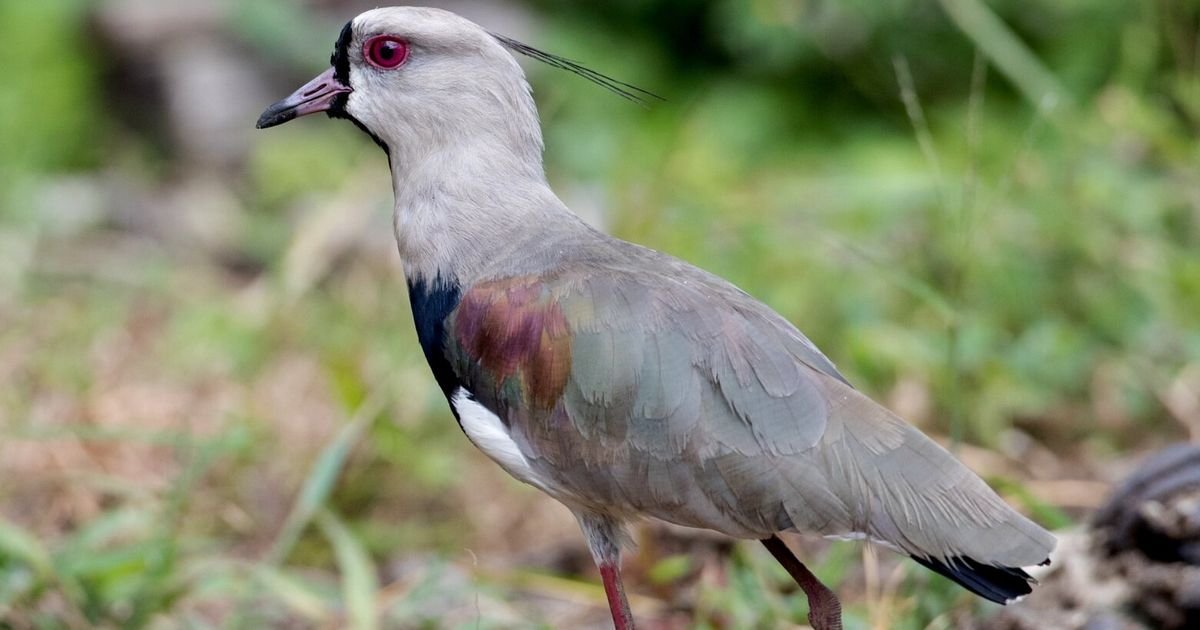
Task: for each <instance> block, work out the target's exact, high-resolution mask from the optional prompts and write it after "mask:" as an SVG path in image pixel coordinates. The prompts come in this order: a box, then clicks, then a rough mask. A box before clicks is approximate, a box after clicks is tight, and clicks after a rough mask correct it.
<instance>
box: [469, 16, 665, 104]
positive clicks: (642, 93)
mask: <svg viewBox="0 0 1200 630" xmlns="http://www.w3.org/2000/svg"><path fill="white" fill-rule="evenodd" d="M491 35H492V37H495V38H496V40H497V41H499V42H500V43H501V44H504V45H505V46H507V47H508V48H509V49H511V50H513V51H515V52H519V53H521V54H522V55H525V56H526V57H531V58H533V59H537V60H538V61H540V62H542V63H544V64H547V65H550V66H554V67H555V68H558V69H560V70H566V71H567V72H571V73H574V74H577V75H579V76H581V77H583V78H585V79H587V80H588V81H591V82H592V83H595V84H596V85H599V86H600V87H602V88H604V89H606V90H608V91H609V92H612V93H613V94H616V95H618V96H620V97H622V98H625V99H628V100H630V101H633V102H634V103H637V104H639V105H642V106H646V105H647V104H648V101H649V100H651V99H652V100H658V101H664V100H666V99H664V98H663V97H661V96H659V95H657V94H655V93H653V92H649V91H646V90H643V89H642V88H640V87H638V86H636V85H630V84H628V83H625V82H624V81H619V80H617V79H614V78H612V77H610V76H608V75H605V74H601V73H599V72H596V71H595V70H592V69H591V68H588V67H586V66H584V65H582V64H580V63H578V62H576V61H571V60H570V59H567V58H566V57H560V56H558V55H555V54H553V53H548V52H546V51H544V50H539V49H537V48H534V47H533V46H530V45H529V44H525V43H522V42H519V41H517V40H515V39H512V38H511V37H505V36H503V35H497V34H495V33H492V34H491Z"/></svg>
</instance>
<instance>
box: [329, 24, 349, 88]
mask: <svg viewBox="0 0 1200 630" xmlns="http://www.w3.org/2000/svg"><path fill="white" fill-rule="evenodd" d="M351 39H354V21H353V20H351V21H349V22H346V25H345V26H343V27H342V34H341V35H338V39H337V43H336V44H334V45H333V54H332V55H330V56H329V65H331V66H333V78H335V79H337V80H338V81H340V82H341V83H342V85H350V40H351ZM351 87H353V86H351Z"/></svg>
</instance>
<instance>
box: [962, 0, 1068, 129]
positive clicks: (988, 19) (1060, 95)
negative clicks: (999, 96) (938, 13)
mask: <svg viewBox="0 0 1200 630" xmlns="http://www.w3.org/2000/svg"><path fill="white" fill-rule="evenodd" d="M940 2H941V5H942V9H943V10H944V11H945V12H946V15H948V16H949V17H950V19H951V21H953V22H954V23H955V24H956V25H957V26H958V28H960V29H961V30H962V31H963V33H964V34H965V35H966V36H967V37H969V38H970V39H971V41H972V42H974V43H975V45H976V46H978V47H979V50H981V51H983V54H984V55H986V56H987V58H988V60H989V61H991V62H992V63H993V64H994V65H995V66H996V67H997V68H998V69H999V70H1000V72H1002V73H1004V76H1006V77H1008V80H1009V81H1011V82H1012V84H1013V85H1014V86H1016V88H1017V90H1018V91H1020V92H1021V94H1023V95H1024V96H1025V98H1026V99H1028V100H1029V102H1031V103H1033V104H1034V106H1036V107H1041V106H1042V103H1043V102H1046V101H1047V100H1048V101H1049V102H1050V103H1052V104H1054V105H1057V104H1059V103H1062V104H1065V105H1069V104H1070V103H1071V98H1070V94H1069V93H1068V92H1067V90H1066V88H1064V87H1063V86H1062V85H1061V84H1060V83H1059V82H1058V79H1057V78H1056V77H1055V76H1054V74H1053V73H1051V72H1050V71H1049V70H1048V69H1047V68H1046V67H1045V66H1044V65H1042V62H1041V61H1040V60H1039V59H1038V58H1037V56H1036V55H1034V54H1033V52H1032V51H1030V50H1029V47H1028V46H1026V45H1025V43H1024V42H1022V41H1021V40H1020V38H1018V37H1017V36H1016V35H1015V34H1014V33H1013V32H1012V29H1010V28H1009V27H1008V25H1007V24H1005V23H1004V21H1003V20H1001V19H1000V18H999V17H997V16H996V14H995V13H993V12H992V10H991V9H990V8H988V6H987V5H986V4H984V3H983V2H982V1H981V0H940Z"/></svg>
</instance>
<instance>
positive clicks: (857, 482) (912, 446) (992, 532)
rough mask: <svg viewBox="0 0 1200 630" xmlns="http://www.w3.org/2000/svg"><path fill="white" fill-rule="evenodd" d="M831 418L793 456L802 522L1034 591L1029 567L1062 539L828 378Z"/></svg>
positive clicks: (965, 580) (973, 578) (997, 585)
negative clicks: (817, 437)
mask: <svg viewBox="0 0 1200 630" xmlns="http://www.w3.org/2000/svg"><path fill="white" fill-rule="evenodd" d="M822 385H823V386H824V388H825V390H826V392H825V393H826V399H827V400H830V401H835V402H836V404H831V405H830V414H829V420H828V427H827V428H826V431H825V433H824V435H823V436H822V440H821V443H819V444H818V445H817V448H815V449H814V453H815V454H814V455H813V456H812V457H810V458H808V459H802V458H796V459H794V460H789V461H788V464H789V465H790V466H789V467H788V468H785V471H786V472H785V473H784V477H785V479H786V480H787V481H788V482H790V485H791V487H792V488H795V490H796V491H795V494H793V495H792V496H790V497H788V499H787V500H785V509H786V510H787V513H788V516H789V517H790V518H791V521H792V524H793V526H794V527H795V529H798V530H803V531H815V532H819V533H822V534H825V535H827V536H834V537H846V536H850V537H854V536H855V535H857V536H859V537H865V538H868V539H871V540H874V541H877V542H879V543H882V544H884V545H885V546H888V547H891V548H893V549H896V550H898V551H900V552H902V553H905V554H906V555H909V556H911V557H912V558H913V559H915V560H916V561H917V562H919V563H921V564H922V565H924V566H925V567H928V568H929V569H931V570H933V571H936V572H938V573H941V574H942V575H944V576H946V577H948V578H950V579H951V580H954V581H955V582H957V583H958V584H960V585H962V586H963V587H964V588H966V589H967V590H969V591H971V592H973V593H975V594H976V595H979V596H980V597H983V598H985V599H989V600H991V601H994V602H998V603H1001V604H1003V603H1007V602H1009V601H1011V600H1013V599H1016V598H1019V597H1021V596H1023V595H1028V594H1029V593H1030V592H1031V591H1032V589H1033V585H1034V584H1035V582H1034V580H1033V578H1031V577H1030V576H1029V574H1028V573H1026V572H1025V571H1024V570H1022V569H1021V567H1028V566H1033V565H1037V564H1039V563H1044V562H1046V561H1047V558H1048V557H1049V555H1050V552H1051V551H1052V550H1053V549H1054V545H1055V538H1054V536H1053V535H1052V534H1051V533H1050V532H1047V531H1046V530H1044V529H1042V528H1041V527H1039V526H1038V525H1037V524H1035V523H1033V522H1032V521H1030V520H1029V519H1028V518H1026V517H1024V516H1022V515H1021V514H1020V513H1018V512H1017V511H1016V510H1014V509H1012V508H1011V507H1010V506H1009V505H1008V504H1006V503H1005V502H1004V501H1003V500H1002V499H1001V498H1000V497H999V496H997V495H996V493H995V492H994V491H993V490H992V489H991V488H989V487H988V485H987V484H986V483H984V482H983V480H982V479H980V478H979V477H978V476H977V475H975V473H973V472H971V470H970V469H968V468H967V467H966V466H964V465H962V463H960V462H959V461H958V460H957V459H955V458H954V457H953V456H952V455H951V454H950V453H948V452H947V451H946V450H945V449H943V448H942V447H941V446H938V445H937V443H935V442H933V441H932V440H930V439H929V438H928V437H926V436H925V435H923V434H921V432H920V431H917V430H916V429H915V428H914V427H912V426H911V425H909V424H907V423H905V422H904V421H903V420H901V419H900V418H898V417H897V416H895V415H894V414H892V413H891V412H889V411H887V410H886V409H883V408H882V407H880V406H878V405H876V404H875V403H873V402H871V401H870V399H868V398H866V397H865V396H863V395H862V394H860V393H859V392H857V391H855V390H853V389H851V388H849V387H848V386H846V385H844V384H842V383H840V382H836V381H834V380H833V379H822Z"/></svg>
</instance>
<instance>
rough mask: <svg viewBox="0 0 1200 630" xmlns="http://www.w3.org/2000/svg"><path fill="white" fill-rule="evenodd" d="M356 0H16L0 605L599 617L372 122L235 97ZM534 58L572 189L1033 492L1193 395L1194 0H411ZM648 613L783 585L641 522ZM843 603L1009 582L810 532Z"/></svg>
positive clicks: (554, 146) (752, 552)
mask: <svg viewBox="0 0 1200 630" xmlns="http://www.w3.org/2000/svg"><path fill="white" fill-rule="evenodd" d="M375 4H376V3H374V2H359V1H353V0H308V1H303V0H256V1H255V2H244V3H243V2H233V1H227V2H219V1H210V2H187V1H183V0H93V1H85V0H44V1H39V2H32V1H28V0H0V68H3V69H4V72H3V76H4V78H3V81H0V626H3V627H6V628H8V627H13V628H26V627H28V628H86V627H112V628H115V627H147V626H149V627H163V628H172V627H187V628H213V627H314V628H331V627H355V628H376V627H384V628H605V627H608V624H609V623H610V622H609V621H608V613H607V611H606V609H605V600H604V595H603V591H602V590H601V588H600V586H599V582H598V581H597V580H596V576H595V574H594V569H593V568H592V566H591V560H590V557H589V556H588V554H587V552H586V550H585V547H584V545H583V542H582V539H581V538H580V536H579V534H578V532H577V529H576V526H575V523H574V521H573V520H572V518H571V517H570V515H569V513H568V512H567V511H566V510H565V509H564V508H562V507H560V506H559V505H558V504H557V503H554V502H553V501H551V500H549V499H547V498H544V497H542V496H541V495H540V494H538V493H537V492H536V491H534V490H532V489H530V488H528V487H525V486H522V485H520V484H518V483H517V482H515V481H512V480H510V479H509V478H508V477H507V475H504V474H502V473H501V471H500V470H499V469H498V468H497V467H496V466H495V465H494V464H492V463H491V462H490V461H488V460H487V459H486V458H485V457H484V456H483V455H481V454H480V453H478V452H476V451H475V450H474V449H473V448H472V447H471V446H470V444H469V443H468V442H467V440H466V439H464V437H463V436H462V434H461V433H460V431H459V430H458V428H457V427H456V426H455V423H454V421H453V419H452V417H451V416H450V414H449V412H448V409H447V407H446V404H445V401H444V399H443V398H442V395H441V393H440V392H439V391H438V389H437V388H436V387H435V385H434V382H433V379H432V377H431V375H430V374H429V372H428V368H427V366H426V365H425V362H424V360H423V358H422V357H421V353H420V350H419V347H418V345H417V343H416V340H415V337H414V334H413V331H412V323H411V318H410V314H409V308H408V304H407V302H406V295H407V294H406V290H405V286H404V280H403V276H402V265H401V261H400V260H399V259H398V256H397V254H396V252H395V246H394V243H393V237H392V234H391V218H390V212H391V202H392V200H391V189H390V185H389V176H388V172H387V166H386V160H385V159H384V158H383V156H382V155H380V154H379V151H378V149H377V148H376V147H375V146H374V145H373V144H371V142H370V140H369V139H368V138H366V137H365V136H364V135H363V134H361V133H359V132H358V131H357V130H356V129H355V128H354V127H353V126H351V125H347V124H344V123H340V122H332V121H328V120H325V119H323V118H317V117H314V118H311V119H304V120H302V121H299V122H295V123H292V124H289V125H287V126H285V127H282V128H280V129H277V130H271V131H270V132H256V131H255V130H254V129H253V126H254V121H255V119H256V118H257V116H258V114H259V113H260V112H261V111H262V109H263V108H264V107H265V106H266V105H268V104H269V103H271V102H273V101H275V100H276V99H278V98H280V97H282V96H284V95H286V94H288V93H290V92H291V91H292V90H293V89H294V88H295V87H297V86H299V85H301V84H302V83H303V82H305V81H306V80H307V79H309V78H310V77H311V76H313V75H314V74H316V73H317V72H319V71H321V70H322V69H324V68H325V67H327V64H328V57H329V53H330V50H331V49H332V45H333V42H334V40H335V38H336V36H337V33H338V31H339V29H340V28H341V26H342V24H344V23H345V22H346V21H347V20H348V19H349V18H351V17H353V16H354V15H356V14H357V13H358V12H360V11H361V10H364V9H367V8H371V7H372V6H374V5H375ZM427 4H433V5H437V6H443V7H445V8H449V9H451V10H454V11H457V12H460V13H462V14H464V15H466V16H467V17H469V18H471V19H474V20H475V21H477V22H480V23H481V24H484V25H486V26H487V27H488V28H489V29H491V30H495V31H497V32H501V33H505V34H508V35H510V36H513V37H516V38H518V39H522V40H524V41H527V42H529V43H531V44H534V45H536V46H539V47H541V48H544V49H547V50H550V51H553V52H556V53H559V54H562V55H564V56H567V57H569V58H572V59H575V60H578V61H580V62H583V63H585V64H587V65H590V66H592V67H593V68H595V69H597V70H600V71H601V72H604V73H606V74H609V75H612V76H615V77H618V78H620V79H622V80H625V81H629V82H631V83H634V84H636V85H638V86H641V87H644V88H646V89H649V90H651V91H653V92H655V93H657V94H660V95H662V96H663V97H665V98H666V102H664V103H661V104H654V105H653V106H652V107H650V108H648V109H647V108H640V107H638V106H636V105H633V104H630V103H627V102H625V101H622V100H620V99H619V98H617V97H615V96H613V95H611V94H608V93H606V92H604V91H603V90H601V89H600V88H598V87H596V86H594V85H592V84H590V83H588V82H586V81H584V80H582V79H580V78H578V77H575V76H573V75H570V74H566V73H562V72H559V71H555V70H553V69H550V68H547V67H542V66H538V65H536V64H534V63H532V62H527V61H526V60H523V61H522V63H524V64H525V65H526V68H527V70H528V72H529V74H530V76H531V80H532V82H533V84H534V88H535V95H536V98H537V100H538V103H539V106H540V108H541V114H542V121H543V123H544V128H545V135H546V144H547V151H546V159H547V169H548V172H549V176H550V179H551V181H552V182H553V184H554V186H555V188H556V190H558V192H559V193H560V195H561V196H562V197H563V198H564V200H565V201H566V202H567V203H568V205H570V206H571V207H573V208H574V209H575V210H576V211H577V212H579V213H580V214H581V215H583V216H584V217H585V218H587V219H588V220H589V221H591V222H593V223H594V224H596V225H598V226H600V227H602V228H603V229H605V230H607V231H610V232H612V233H614V234H616V235H618V236H620V237H622V238H625V239H629V240H633V241H637V242H639V243H642V244H645V245H648V246H651V247H654V248H656V249H660V250H665V251H667V252H670V253H672V254H675V255H677V256H680V257H682V258H684V259H687V260H689V261H691V262H693V263H696V264H698V265H700V266H702V267H705V268H707V269H709V270H711V271H713V272H715V273H717V274H720V275H722V276H725V277H726V278H729V279H730V280H732V281H733V282H735V283H736V284H738V285H740V286H741V287H743V288H744V289H746V290H747V291H749V292H750V293H752V294H754V295H755V296H757V297H759V298H761V299H763V300H764V301H765V302H767V303H768V304H770V305H771V306H772V307H774V308H775V309H777V310H779V311H780V312H781V313H783V314H784V315H786V316H787V317H788V318H789V319H791V320H792V321H793V322H795V323H796V324H797V325H799V326H800V327H801V328H802V329H803V330H804V331H805V332H806V333H807V334H808V335H809V336H810V337H811V338H812V339H813V340H814V341H816V342H817V343H818V344H819V345H821V346H822V348H824V349H825V351H826V352H827V353H828V354H829V355H830V356H831V357H832V358H833V359H834V360H835V361H836V362H837V364H838V365H839V367H840V368H841V369H842V371H843V372H845V373H846V375H847V376H848V377H849V378H850V380H851V381H852V382H854V383H856V384H857V385H858V386H859V387H860V388H862V389H863V390H865V391H866V392H868V393H869V394H871V395H872V396H874V397H876V398H877V399H879V400H881V401H882V402H884V403H886V404H887V405H888V406H889V407H891V408H892V409H893V410H895V411H897V412H899V413H900V414H901V415H903V416H905V417H906V418H908V419H909V420H910V421H912V422H913V423H915V424H917V425H918V426H920V427H921V428H922V429H923V430H925V431H927V432H929V433H930V434H932V435H934V436H937V437H938V439H940V440H942V441H943V443H945V444H947V445H948V446H950V447H951V448H953V449H954V450H955V451H956V452H957V454H958V455H959V456H960V457H961V458H962V459H963V460H964V461H966V462H967V463H968V464H969V465H970V466H971V467H973V468H974V469H975V470H976V471H978V472H979V473H980V474H982V475H983V476H985V477H986V478H987V479H988V480H989V481H990V482H991V483H992V484H993V485H994V486H995V487H996V488H998V489H999V490H1000V491H1001V492H1002V493H1003V494H1004V496H1005V497H1006V498H1007V499H1008V500H1010V501H1011V502H1012V503H1014V504H1015V505H1017V506H1019V507H1020V508H1021V509H1022V510H1023V511H1025V512H1026V513H1028V514H1031V515H1032V516H1033V517H1034V518H1036V519H1037V520H1039V521H1040V522H1041V523H1042V524H1044V525H1046V526H1048V527H1051V528H1054V529H1057V530H1060V531H1063V532H1069V531H1071V528H1072V527H1075V526H1076V524H1078V523H1082V522H1085V521H1086V520H1087V519H1088V518H1089V515H1090V514H1091V513H1092V512H1093V510H1095V509H1096V508H1097V506H1099V505H1100V504H1101V502H1102V501H1103V500H1104V498H1105V496H1106V494H1107V492H1108V489H1109V488H1110V486H1111V485H1112V484H1113V482H1114V481H1116V480H1117V479H1119V478H1121V477H1122V476H1123V475H1124V474H1125V473H1126V472H1127V471H1129V470H1130V468H1131V464H1132V462H1134V461H1136V458H1138V457H1139V456H1141V455H1143V454H1145V453H1147V452H1150V451H1152V450H1154V449H1156V448H1158V447H1160V446H1162V445H1165V444H1168V443H1171V442H1175V441H1180V440H1187V439H1190V438H1195V437H1197V436H1198V434H1200V175H1198V173H1200V171H1198V169H1200V147H1198V145H1197V143H1196V133H1197V130H1198V129H1200V78H1198V75H1197V71H1198V69H1200V37H1198V35H1197V34H1198V30H1200V2H1196V1H1194V0H1156V1H1149V0H1148V1H1145V2H1112V1H1111V0H1039V1H1037V2H1032V1H1027V0H1019V1H1018V0H941V1H939V0H885V1H884V0H870V1H864V0H853V1H845V0H843V1H834V0H686V1H685V0H609V1H607V2H566V1H556V0H528V1H521V0H490V1H484V2H434V1H432V0H430V1H429V2H427ZM636 538H637V540H638V542H639V546H638V548H637V550H636V551H635V552H633V553H632V554H631V556H630V558H629V561H628V567H627V569H626V571H627V573H628V575H629V577H628V580H629V581H630V586H631V588H632V589H633V591H634V592H635V593H636V596H635V598H634V601H633V605H634V610H635V611H636V612H637V613H638V614H639V616H640V617H641V618H643V619H644V620H645V622H646V624H647V627H649V628H691V627H696V628H713V629H716V628H781V627H796V626H800V625H802V623H803V622H804V620H805V614H806V603H805V601H804V598H803V597H802V596H799V595H798V594H797V593H796V591H795V590H794V588H793V587H792V586H791V585H790V582H789V580H788V577H787V575H786V574H785V573H784V572H783V571H782V569H780V568H778V567H776V566H774V563H773V561H772V560H771V559H770V558H769V556H768V555H767V554H766V553H765V552H764V551H762V550H760V549H759V546H758V545H753V544H745V545H732V544H730V543H729V542H728V541H725V540H723V539H720V538H717V537H711V536H708V535H703V534H696V533H694V532H686V531H681V530H675V529H669V528H665V527H662V526H658V525H647V526H644V527H641V528H639V529H638V530H637V531H636ZM789 541H790V542H791V543H792V544H793V546H795V547H797V548H798V549H800V550H801V552H802V556H801V557H802V558H805V559H806V560H807V561H809V563H810V565H811V566H813V567H814V569H815V570H816V571H817V573H818V574H819V575H820V577H821V578H822V579H824V580H825V581H826V582H827V583H829V584H830V585H831V586H833V587H835V588H836V589H837V590H838V591H839V592H840V593H841V594H842V597H843V599H844V601H845V604H846V612H847V625H848V627H851V628H949V627H973V626H975V625H978V624H983V623H987V622H986V621H984V620H986V619H988V618H990V617H991V616H992V615H994V614H995V613H996V611H997V610H998V607H995V606H991V605H985V604H982V603H980V602H979V600H978V599H977V598H974V597H972V596H970V595H969V594H967V593H966V592H965V591H963V590H961V589H959V588H957V587H955V586H953V585H951V584H949V583H948V582H946V581H945V580H943V579H941V578H940V577H937V576H934V575H931V574H930V573H929V572H927V571H925V570H923V569H921V568H919V567H918V566H917V565H915V564H914V563H911V562H908V561H900V560H898V559H897V558H896V557H895V556H894V555H893V554H891V553H889V552H887V551H882V550H875V549H872V548H869V547H864V546H862V545H859V544H857V543H838V544H835V545H832V546H830V545H827V544H825V543H823V542H821V541H813V540H808V539H803V538H792V539H789Z"/></svg>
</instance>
